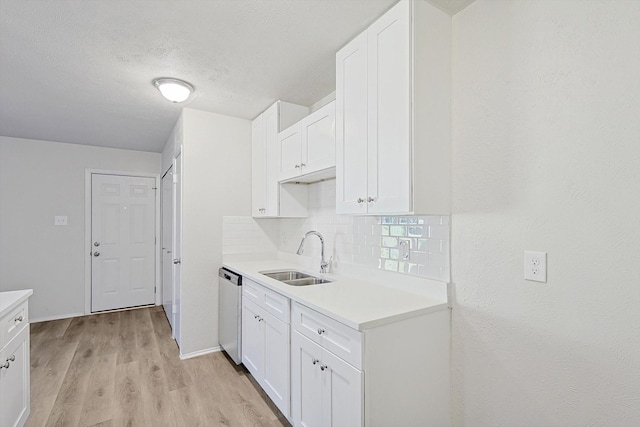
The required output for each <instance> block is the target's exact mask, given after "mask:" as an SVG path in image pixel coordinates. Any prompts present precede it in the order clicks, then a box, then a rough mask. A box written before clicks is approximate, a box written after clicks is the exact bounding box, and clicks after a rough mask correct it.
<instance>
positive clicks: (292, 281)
mask: <svg viewBox="0 0 640 427" xmlns="http://www.w3.org/2000/svg"><path fill="white" fill-rule="evenodd" d="M260 274H264V275H265V276H267V277H270V278H272V279H274V280H279V281H280V282H282V283H286V284H287V285H290V286H310V285H320V284H322V283H330V282H331V280H327V279H323V278H320V277H316V276H312V275H310V274H307V273H303V272H301V271H295V270H284V271H260Z"/></svg>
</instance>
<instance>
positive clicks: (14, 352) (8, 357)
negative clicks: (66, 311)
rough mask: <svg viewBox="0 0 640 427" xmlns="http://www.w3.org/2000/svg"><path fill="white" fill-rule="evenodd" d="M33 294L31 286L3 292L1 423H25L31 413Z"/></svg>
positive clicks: (0, 310)
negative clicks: (31, 311)
mask: <svg viewBox="0 0 640 427" xmlns="http://www.w3.org/2000/svg"><path fill="white" fill-rule="evenodd" d="M31 294H32V291H30V290H29V291H10V292H0V325H1V327H2V329H1V330H0V426H1V427H22V426H23V425H24V424H25V422H26V421H27V418H28V417H29V412H30V402H31V393H30V376H29V373H30V368H31V366H30V365H31V364H30V361H29V360H30V358H29V311H28V306H27V304H28V303H27V301H26V298H28V296H29V295H31ZM20 300H22V301H21V302H19V303H17V304H16V301H20Z"/></svg>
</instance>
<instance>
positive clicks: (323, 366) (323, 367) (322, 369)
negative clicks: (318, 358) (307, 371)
mask: <svg viewBox="0 0 640 427" xmlns="http://www.w3.org/2000/svg"><path fill="white" fill-rule="evenodd" d="M327 368H328V366H327V365H320V370H321V371H324V370H325V369H327Z"/></svg>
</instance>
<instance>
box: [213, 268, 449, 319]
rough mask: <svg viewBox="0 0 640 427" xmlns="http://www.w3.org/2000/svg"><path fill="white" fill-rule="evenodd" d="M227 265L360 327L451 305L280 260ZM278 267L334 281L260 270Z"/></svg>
mask: <svg viewBox="0 0 640 427" xmlns="http://www.w3.org/2000/svg"><path fill="white" fill-rule="evenodd" d="M223 265H224V267H226V268H228V269H229V270H232V271H235V272H236V273H239V274H240V275H242V276H243V277H245V278H248V279H251V280H253V281H255V282H258V283H260V284H262V285H264V286H266V287H267V288H269V289H271V290H273V291H275V292H278V293H280V294H282V295H285V296H287V297H289V298H291V300H292V301H296V302H299V303H300V304H303V305H305V306H307V307H309V308H312V309H314V310H316V311H319V312H320V313H322V314H325V315H327V316H329V317H331V318H333V319H335V320H337V321H339V322H341V323H344V324H345V325H347V326H349V327H351V328H354V329H357V330H360V331H362V330H365V329H370V328H373V327H376V326H380V325H384V324H388V323H393V322H396V321H398V320H401V319H406V318H409V317H414V316H418V315H421V314H425V313H430V312H433V311H438V310H445V309H447V308H448V301H447V300H446V298H445V299H437V298H433V297H429V296H424V295H418V294H414V293H410V292H407V291H404V290H400V289H394V288H393V287H389V286H382V285H379V284H376V283H372V282H367V281H363V280H358V279H354V278H351V277H344V276H334V275H329V274H324V275H320V274H318V273H316V272H312V271H309V270H308V269H305V268H301V267H300V266H299V265H296V264H293V263H288V262H284V261H280V260H269V261H225V262H224V263H223ZM274 270H297V271H302V272H307V273H309V274H312V275H314V276H320V277H325V278H327V279H329V280H333V282H331V283H326V284H321V285H313V286H290V285H287V284H286V283H283V282H280V281H278V280H274V279H271V278H269V277H267V276H265V275H263V274H260V273H259V272H260V271H274ZM443 286H446V284H443Z"/></svg>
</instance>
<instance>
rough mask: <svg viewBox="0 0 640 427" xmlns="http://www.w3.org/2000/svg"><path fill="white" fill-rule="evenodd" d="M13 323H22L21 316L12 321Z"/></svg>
mask: <svg viewBox="0 0 640 427" xmlns="http://www.w3.org/2000/svg"><path fill="white" fill-rule="evenodd" d="M13 321H14V322H16V323H18V322H22V316H18V317H16V318H15V319H13Z"/></svg>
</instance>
